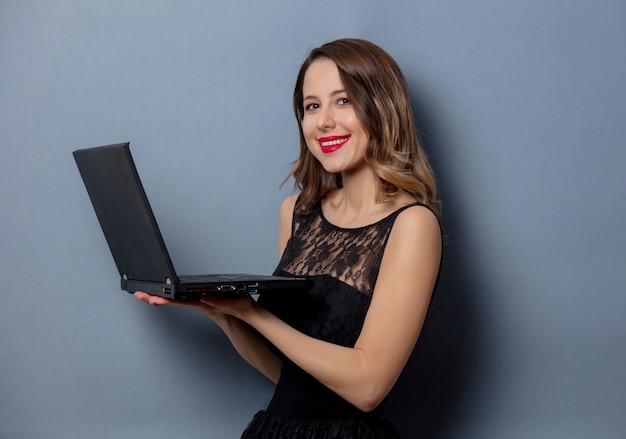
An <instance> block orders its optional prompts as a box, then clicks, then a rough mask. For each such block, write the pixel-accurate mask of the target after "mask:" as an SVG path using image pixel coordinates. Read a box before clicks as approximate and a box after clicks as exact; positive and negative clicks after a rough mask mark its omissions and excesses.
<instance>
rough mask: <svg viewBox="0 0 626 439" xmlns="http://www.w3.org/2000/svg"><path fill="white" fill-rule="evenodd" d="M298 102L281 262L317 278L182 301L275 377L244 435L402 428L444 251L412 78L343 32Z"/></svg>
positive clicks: (305, 79)
mask: <svg viewBox="0 0 626 439" xmlns="http://www.w3.org/2000/svg"><path fill="white" fill-rule="evenodd" d="M293 103H294V110H295V114H296V118H297V120H298V126H299V129H300V157H299V158H298V160H297V161H296V163H295V166H294V168H293V170H292V172H291V174H290V176H293V177H294V179H295V182H296V187H297V188H298V189H299V191H300V193H299V194H298V195H293V196H291V197H289V198H287V199H286V200H285V201H284V202H283V204H282V206H281V209H280V232H279V254H280V256H281V259H280V262H279V265H278V268H277V269H276V271H275V274H283V275H285V274H290V275H298V276H309V277H311V278H312V279H313V280H314V287H313V288H312V289H311V290H310V291H308V292H306V293H297V294H295V293H294V294H291V295H288V296H287V297H285V295H281V297H280V299H277V298H275V296H270V295H268V296H261V297H260V298H259V300H258V301H256V302H255V301H254V300H252V299H250V298H237V299H222V298H207V299H203V300H202V301H200V302H193V303H183V304H180V303H178V302H177V303H176V305H180V306H186V307H191V308H195V309H198V310H200V311H202V312H203V313H206V314H208V315H209V316H210V317H212V318H213V319H214V320H215V321H216V322H217V324H218V325H219V326H220V327H221V328H222V329H223V330H224V332H225V333H226V335H227V336H228V337H229V339H230V340H231V342H232V343H233V345H234V347H235V348H236V349H237V351H238V352H239V353H240V354H241V356H242V357H243V358H245V359H246V360H247V361H248V362H249V363H250V364H252V365H253V366H254V367H256V368H257V369H258V370H260V371H261V372H262V373H264V374H265V375H266V376H267V377H268V378H269V379H271V380H272V381H274V382H275V383H277V386H276V390H275V393H274V396H273V398H272V401H271V402H270V404H269V406H268V407H267V409H266V410H264V411H261V412H259V413H257V415H256V416H255V417H254V419H253V420H252V421H251V423H250V424H249V425H248V427H247V428H246V431H245V432H244V433H243V436H242V437H243V438H295V437H297V438H331V437H332V438H350V437H354V438H395V437H398V435H397V433H396V432H395V430H394V429H393V427H391V426H390V425H389V424H388V423H386V422H385V421H383V420H382V419H381V414H382V408H383V402H384V400H385V398H386V396H387V394H388V393H389V391H390V390H391V389H392V387H393V385H394V383H395V382H396V380H397V378H398V376H399V375H400V373H401V371H402V369H403V367H404V365H405V363H406V361H407V360H408V358H409V355H410V353H411V351H412V349H413V347H414V345H415V342H416V341H417V338H418V335H419V333H420V330H421V327H422V323H423V322H424V319H425V317H426V313H427V310H428V306H429V303H430V299H431V295H432V292H433V289H434V286H435V283H436V280H437V276H438V272H439V265H440V260H441V231H440V228H439V223H438V220H437V216H436V212H437V207H438V202H437V198H436V189H435V181H434V177H433V173H432V171H431V168H430V166H429V164H428V161H427V159H426V157H425V155H424V152H423V151H422V148H421V146H420V144H419V141H418V136H417V133H416V129H415V126H414V122H413V115H412V112H411V108H410V103H409V97H408V93H407V89H406V85H405V81H404V79H403V76H402V73H401V72H400V70H399V68H398V66H397V65H396V63H395V62H394V61H393V59H392V58H391V57H390V56H389V55H388V54H387V53H386V52H384V51H383V50H382V49H381V48H379V47H378V46H375V45H374V44H372V43H369V42H367V41H363V40H356V39H343V40H337V41H333V42H330V43H328V44H325V45H323V46H321V47H319V48H317V49H314V50H313V51H312V52H311V53H310V55H309V57H308V58H307V59H306V60H305V62H304V63H303V65H302V67H301V69H300V73H299V75H298V78H297V81H296V87H295V90H294V100H293ZM136 296H137V298H139V299H140V300H143V301H145V302H147V303H150V304H153V305H162V304H169V303H171V302H169V301H168V300H167V299H164V298H160V297H153V296H149V295H147V294H145V293H140V292H138V293H136Z"/></svg>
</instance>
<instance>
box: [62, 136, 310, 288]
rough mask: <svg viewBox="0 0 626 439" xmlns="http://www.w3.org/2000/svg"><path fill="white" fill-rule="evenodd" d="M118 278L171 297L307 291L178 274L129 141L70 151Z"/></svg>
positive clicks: (305, 282)
mask: <svg viewBox="0 0 626 439" xmlns="http://www.w3.org/2000/svg"><path fill="white" fill-rule="evenodd" d="M73 155H74V159H75V160H76V164H77V165H78V169H79V171H80V174H81V177H82V179H83V182H84V183H85V187H86V189H87V193H88V194H89V198H90V199H91V203H92V204H93V208H94V210H95V211H96V215H97V216H98V220H99V221H100V226H101V227H102V231H103V232H104V236H105V238H106V240H107V243H108V244H109V249H110V250H111V254H112V255H113V259H114V260H115V264H116V265H117V269H118V271H119V273H120V277H121V286H122V290H125V291H128V292H129V293H133V292H135V291H145V292H147V293H150V294H154V295H158V296H163V297H167V298H170V299H197V298H199V297H203V296H242V295H251V294H257V293H262V292H279V291H294V290H300V289H308V288H310V287H311V283H312V281H311V280H309V279H306V278H291V277H280V276H263V275H251V274H213V275H194V276H179V275H177V274H176V271H175V270H174V266H173V264H172V261H171V259H170V256H169V253H168V251H167V248H166V247H165V242H164V241H163V237H162V236H161V232H160V231H159V227H158V225H157V222H156V219H155V218H154V214H153V212H152V208H151V207H150V204H149V202H148V198H147V197H146V193H145V191H144V189H143V185H142V184H141V180H140V179H139V174H138V173H137V169H136V167H135V163H134V161H133V158H132V155H131V153H130V148H129V144H128V143H120V144H116V145H106V146H98V147H94V148H86V149H80V150H77V151H74V152H73Z"/></svg>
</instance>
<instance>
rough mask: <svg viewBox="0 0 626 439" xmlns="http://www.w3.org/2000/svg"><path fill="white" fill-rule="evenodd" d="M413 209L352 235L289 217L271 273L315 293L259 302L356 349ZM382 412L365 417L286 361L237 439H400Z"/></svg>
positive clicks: (321, 221)
mask: <svg viewBox="0 0 626 439" xmlns="http://www.w3.org/2000/svg"><path fill="white" fill-rule="evenodd" d="M416 204H419V203H415V204H412V205H410V206H406V207H404V208H401V209H399V210H397V211H396V212H394V213H392V214H391V215H389V216H388V217H386V218H384V219H382V220H380V221H378V222H376V223H375V224H372V225H369V226H366V227H360V228H356V229H343V228H340V227H336V226H334V225H333V224H331V223H330V222H328V221H327V220H326V219H325V218H324V215H323V213H322V209H321V207H320V206H319V205H317V206H314V207H312V208H310V209H309V211H308V212H310V213H308V214H306V215H301V214H294V217H293V226H292V233H291V238H290V239H289V242H288V243H287V246H286V248H285V252H284V254H283V256H282V258H281V260H280V262H279V264H278V267H277V268H276V271H275V274H277V275H289V274H292V275H298V276H309V277H311V278H312V279H313V280H314V286H313V288H312V289H311V290H310V291H308V292H306V293H298V294H295V293H294V294H293V295H290V296H286V295H271V294H266V295H262V296H261V297H260V298H259V303H260V304H262V305H263V306H264V307H265V308H266V309H268V310H269V311H271V312H272V313H273V314H275V315H276V316H277V317H279V318H280V319H282V320H284V321H285V322H286V323H288V324H289V325H291V326H293V327H294V328H296V329H298V330H299V331H301V332H303V333H305V334H307V335H309V336H311V337H315V338H317V339H320V340H324V341H327V342H330V343H334V344H338V345H341V346H346V347H353V346H354V344H355V343H356V340H357V339H358V337H359V334H360V333H361V328H362V327H363V321H364V320H365V315H366V313H367V310H368V308H369V305H370V302H371V297H372V293H373V289H374V285H375V283H376V278H377V276H378V269H379V266H380V262H381V259H382V256H383V252H384V249H385V245H386V244H387V239H388V237H389V234H390V232H391V228H392V226H393V224H394V221H395V219H396V217H397V216H398V214H399V213H400V212H401V211H403V210H404V209H406V208H408V207H411V206H414V205H416ZM279 355H281V354H280V353H279ZM281 356H282V355H281ZM383 406H384V403H383V404H380V405H379V406H378V407H377V408H376V409H375V410H373V411H372V412H369V413H365V412H363V411H361V410H359V409H358V408H356V407H355V406H353V405H352V404H350V403H349V402H347V401H346V400H345V399H343V398H341V397H340V396H339V395H337V394H336V393H334V392H332V391H331V390H330V389H328V388H327V387H325V386H324V385H322V384H321V383H320V382H318V381H317V380H316V379H315V378H313V377H312V376H311V375H309V374H307V373H306V372H304V371H303V370H302V369H300V368H299V367H298V366H296V365H295V364H294V363H293V362H291V361H290V360H289V359H287V358H285V357H283V367H282V371H281V375H280V379H279V381H278V384H277V385H276V390H275V392H274V396H273V397H272V400H271V402H270V403H269V405H268V407H267V409H266V410H264V411H260V412H259V413H257V414H256V415H255V417H254V418H253V419H252V421H251V422H250V424H249V425H248V426H247V428H246V430H245V431H244V433H243V435H242V436H241V437H242V439H251V438H257V439H259V438H263V439H269V438H272V439H284V438H305V439H309V438H311V439H313V438H315V439H321V438H323V439H330V438H341V439H349V438H354V439H357V438H358V439H368V438H372V439H374V438H376V439H381V438H382V439H385V438H399V435H398V433H397V432H396V431H395V430H394V428H393V427H392V426H391V425H390V424H389V423H387V422H386V421H384V420H383V419H382V417H381V415H382V411H383Z"/></svg>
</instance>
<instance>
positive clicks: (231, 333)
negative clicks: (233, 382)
mask: <svg viewBox="0 0 626 439" xmlns="http://www.w3.org/2000/svg"><path fill="white" fill-rule="evenodd" d="M135 297H136V298H137V299H139V300H141V301H142V302H145V303H148V304H150V305H153V306H163V305H170V306H177V307H180V308H187V309H193V310H195V311H199V312H201V313H203V314H205V315H207V316H209V317H211V319H213V321H214V322H215V323H216V324H217V325H218V326H219V327H220V328H221V329H222V330H223V331H224V333H225V334H226V336H227V337H228V339H229V340H230V342H231V343H232V345H233V347H234V348H235V350H236V351H237V352H238V353H239V355H241V356H242V357H243V359H244V360H246V361H247V362H248V363H250V364H251V365H252V366H253V367H254V368H256V369H257V370H258V371H259V372H261V373H262V374H263V375H265V376H266V377H267V378H269V379H270V380H272V381H273V382H274V383H276V382H278V378H279V377H280V369H281V367H282V360H281V359H279V358H278V357H277V356H276V354H275V353H274V352H272V350H271V349H269V347H268V346H267V344H266V342H265V339H264V338H263V337H262V336H261V335H259V333H258V332H257V331H256V330H255V329H254V328H252V327H250V325H248V324H247V323H245V322H243V321H242V320H240V319H237V318H235V317H233V316H230V315H228V314H224V313H223V312H221V311H219V310H218V309H216V308H215V307H213V306H211V305H209V304H206V303H202V302H201V301H199V300H170V299H167V298H165V297H160V296H153V295H151V294H148V293H144V292H141V291H137V292H136V293H135ZM237 300H248V301H251V302H252V301H253V300H252V299H251V298H249V297H245V298H241V299H237Z"/></svg>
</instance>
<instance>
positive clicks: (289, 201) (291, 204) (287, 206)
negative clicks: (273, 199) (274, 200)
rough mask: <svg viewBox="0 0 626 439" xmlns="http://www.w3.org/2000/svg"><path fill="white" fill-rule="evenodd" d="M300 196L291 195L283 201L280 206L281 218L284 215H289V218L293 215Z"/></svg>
mask: <svg viewBox="0 0 626 439" xmlns="http://www.w3.org/2000/svg"><path fill="white" fill-rule="evenodd" d="M299 196H300V194H293V195H289V196H288V197H287V198H285V199H284V200H283V201H282V203H281V204H280V213H281V216H282V215H283V214H288V215H289V216H291V215H292V214H293V210H294V208H295V206H296V202H297V201H298V197H299Z"/></svg>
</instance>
